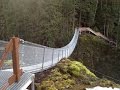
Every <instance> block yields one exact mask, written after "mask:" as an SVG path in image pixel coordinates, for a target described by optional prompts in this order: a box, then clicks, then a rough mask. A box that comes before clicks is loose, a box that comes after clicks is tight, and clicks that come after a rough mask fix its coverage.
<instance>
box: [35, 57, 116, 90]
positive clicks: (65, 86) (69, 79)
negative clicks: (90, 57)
mask: <svg viewBox="0 0 120 90" xmlns="http://www.w3.org/2000/svg"><path fill="white" fill-rule="evenodd" d="M98 85H99V86H107V87H110V86H111V87H118V85H117V84H115V83H114V82H111V81H109V80H107V79H99V78H98V77H96V75H95V74H94V73H92V72H90V70H88V69H87V68H86V67H85V66H84V65H83V64H82V63H80V62H78V61H75V60H72V61H71V60H69V59H63V60H62V61H61V62H59V63H58V64H57V66H56V67H55V68H54V69H52V70H51V73H50V75H48V76H47V77H46V78H44V80H43V81H42V82H41V83H37V84H36V87H37V90H79V89H76V88H75V87H76V86H77V87H78V88H80V87H81V86H82V87H83V88H85V87H86V86H87V87H88V86H89V87H94V86H98ZM80 90H81V89H80Z"/></svg>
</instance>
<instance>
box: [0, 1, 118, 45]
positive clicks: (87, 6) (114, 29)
mask: <svg viewBox="0 0 120 90" xmlns="http://www.w3.org/2000/svg"><path fill="white" fill-rule="evenodd" d="M80 26H83V27H91V28H92V29H94V30H95V31H99V32H101V33H103V34H104V35H105V36H107V37H109V38H110V39H111V40H114V41H115V42H117V43H118V45H119V44H120V1H119V0H9V1H8V0H0V39H2V40H9V39H10V37H12V36H14V35H15V36H18V37H20V38H22V39H24V40H28V41H31V42H35V43H39V44H43V45H47V46H52V47H61V46H64V45H66V44H67V43H68V42H69V41H70V39H71V38H72V36H73V33H74V28H75V27H80Z"/></svg>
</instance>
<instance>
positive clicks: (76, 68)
mask: <svg viewBox="0 0 120 90" xmlns="http://www.w3.org/2000/svg"><path fill="white" fill-rule="evenodd" d="M57 66H58V67H59V68H60V70H61V71H62V72H64V73H69V74H71V75H73V76H75V77H80V78H83V79H85V78H90V79H91V78H94V79H97V77H96V76H95V74H93V73H92V72H90V70H88V69H87V68H86V67H85V66H84V65H83V64H82V63H80V62H78V61H71V60H69V59H65V60H62V61H61V62H60V63H59V64H58V65H57Z"/></svg>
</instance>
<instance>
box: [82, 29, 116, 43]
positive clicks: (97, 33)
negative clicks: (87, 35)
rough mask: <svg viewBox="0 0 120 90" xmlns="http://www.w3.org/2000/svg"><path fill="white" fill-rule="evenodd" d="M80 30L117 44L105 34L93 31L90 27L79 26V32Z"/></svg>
mask: <svg viewBox="0 0 120 90" xmlns="http://www.w3.org/2000/svg"><path fill="white" fill-rule="evenodd" d="M81 32H91V33H92V34H94V35H95V36H99V37H101V38H103V39H104V40H106V41H108V42H110V43H113V44H114V45H117V44H116V43H115V42H114V41H111V40H110V39H108V38H107V37H106V36H104V35H103V34H101V33H100V32H95V31H93V30H92V29H91V28H87V27H83V28H80V33H81Z"/></svg>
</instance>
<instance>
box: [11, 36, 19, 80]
mask: <svg viewBox="0 0 120 90" xmlns="http://www.w3.org/2000/svg"><path fill="white" fill-rule="evenodd" d="M12 42H13V50H12V60H13V74H14V75H15V76H16V77H15V81H16V82H18V81H19V79H20V76H21V72H20V65H19V51H18V50H19V49H18V48H19V38H16V37H13V38H12Z"/></svg>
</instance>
